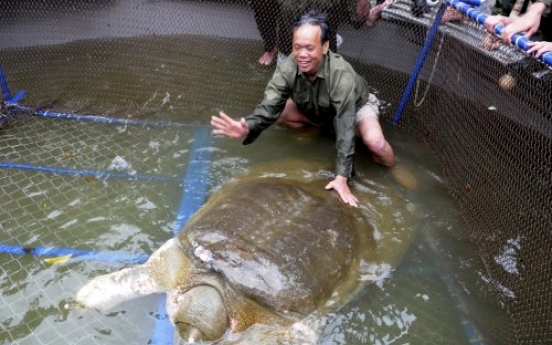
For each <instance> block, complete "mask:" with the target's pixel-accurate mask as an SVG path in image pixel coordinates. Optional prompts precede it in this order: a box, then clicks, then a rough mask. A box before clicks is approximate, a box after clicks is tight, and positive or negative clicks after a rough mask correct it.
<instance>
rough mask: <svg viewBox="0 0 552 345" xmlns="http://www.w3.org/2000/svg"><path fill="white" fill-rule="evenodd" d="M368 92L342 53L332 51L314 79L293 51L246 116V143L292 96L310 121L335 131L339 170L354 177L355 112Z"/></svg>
mask: <svg viewBox="0 0 552 345" xmlns="http://www.w3.org/2000/svg"><path fill="white" fill-rule="evenodd" d="M369 95H370V93H369V89H368V84H367V83H366V81H365V80H364V79H363V78H362V77H361V76H359V75H358V74H357V73H356V72H355V70H354V69H353V67H352V66H351V65H350V64H349V63H348V62H347V61H345V59H343V57H342V56H341V55H339V54H335V53H333V52H331V51H329V52H328V54H326V55H325V57H324V59H323V62H322V66H321V67H320V70H319V71H318V73H317V75H316V79H315V80H314V81H313V82H312V83H310V82H309V81H308V80H307V78H306V77H305V76H304V75H303V73H302V72H300V71H299V69H298V67H297V63H296V62H295V58H294V56H293V55H290V56H288V58H287V59H286V60H285V61H284V63H282V64H281V65H280V66H279V67H276V71H275V72H274V75H273V76H272V79H271V80H270V81H269V82H268V85H267V86H266V89H265V95H264V99H263V101H262V102H261V103H260V104H259V105H258V106H257V107H256V108H255V110H254V111H253V113H252V114H251V115H248V116H246V117H245V120H246V122H247V125H248V126H249V135H248V136H247V137H246V138H245V140H244V142H243V144H244V145H247V144H250V143H252V142H253V141H255V139H257V137H258V136H259V135H260V134H261V132H262V131H263V130H265V129H266V128H268V126H270V125H272V124H273V123H275V122H276V120H277V119H278V117H279V116H280V113H281V112H282V110H283V109H284V107H285V105H286V101H287V99H288V98H289V97H291V99H292V100H293V101H294V102H295V104H296V105H297V107H298V108H299V110H300V111H301V112H302V113H303V114H304V115H305V116H307V117H308V118H309V120H310V121H312V122H313V123H315V124H317V125H320V126H322V127H326V128H330V129H332V130H333V131H334V132H335V134H336V148H337V162H336V174H337V175H342V176H345V177H347V178H351V177H352V173H353V155H354V153H355V138H356V135H355V126H356V124H355V121H356V112H357V110H358V109H360V107H362V106H363V105H364V104H365V103H366V102H367V100H368V97H369Z"/></svg>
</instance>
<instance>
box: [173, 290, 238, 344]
mask: <svg viewBox="0 0 552 345" xmlns="http://www.w3.org/2000/svg"><path fill="white" fill-rule="evenodd" d="M167 304H168V305H167V311H168V313H169V316H170V318H171V320H172V321H173V323H174V325H175V327H176V330H177V331H178V333H179V335H180V337H181V338H182V340H184V341H187V342H189V343H193V342H198V341H214V340H217V339H219V338H221V337H222V336H223V335H224V333H225V332H226V330H227V328H228V316H227V312H226V308H225V306H224V301H223V299H222V297H221V295H220V293H219V292H218V291H217V290H216V289H215V288H214V287H212V286H210V285H198V286H195V287H193V288H191V289H190V290H187V291H186V292H184V293H179V294H172V295H171V296H170V297H169V299H168V301H167Z"/></svg>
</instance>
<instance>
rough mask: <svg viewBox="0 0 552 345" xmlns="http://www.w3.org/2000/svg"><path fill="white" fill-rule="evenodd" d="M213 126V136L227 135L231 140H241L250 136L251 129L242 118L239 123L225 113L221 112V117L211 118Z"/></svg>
mask: <svg viewBox="0 0 552 345" xmlns="http://www.w3.org/2000/svg"><path fill="white" fill-rule="evenodd" d="M211 126H213V128H214V129H213V134H216V135H220V134H223V135H227V136H229V137H231V138H241V137H244V136H246V135H247V134H249V127H248V126H247V123H246V122H245V119H244V118H243V117H242V118H241V119H240V120H239V121H236V120H234V119H232V118H231V117H230V116H228V115H226V114H225V113H224V112H222V111H221V112H220V113H219V116H211Z"/></svg>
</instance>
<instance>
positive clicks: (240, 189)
mask: <svg viewBox="0 0 552 345" xmlns="http://www.w3.org/2000/svg"><path fill="white" fill-rule="evenodd" d="M321 183H324V182H323V181H322V182H321V181H320V179H318V181H316V179H315V180H314V181H307V182H306V181H297V180H293V179H286V178H277V177H255V178H248V179H241V180H239V181H237V182H234V183H231V184H230V185H228V186H225V187H223V188H222V189H221V190H220V191H218V192H217V193H215V194H214V195H212V196H211V197H210V198H209V200H208V202H207V203H206V204H205V205H204V206H203V207H202V208H201V209H200V210H199V211H198V212H197V213H196V214H195V215H194V216H193V217H192V218H191V219H190V221H189V222H188V223H187V224H186V226H185V228H184V229H183V230H182V231H181V233H180V235H179V236H178V237H177V238H173V239H171V240H169V241H167V242H166V243H165V244H164V245H162V246H161V247H160V248H159V249H158V250H157V251H155V252H154V253H153V254H152V256H151V257H150V258H149V260H148V261H147V262H146V263H144V264H142V265H138V266H135V267H132V268H126V269H123V270H121V271H117V272H114V273H111V274H107V275H103V276H99V277H96V278H94V279H93V280H92V281H90V282H89V283H88V284H87V285H85V286H84V287H83V288H81V289H80V291H79V292H78V294H77V302H79V303H80V304H83V305H84V306H86V307H90V308H99V309H101V310H109V309H111V308H112V307H114V306H115V305H117V304H119V303H121V302H123V301H125V300H129V299H133V298H137V297H140V296H143V295H146V294H152V293H158V292H164V293H167V294H168V298H167V311H168V315H169V317H170V320H171V321H172V322H173V323H174V325H175V327H176V329H177V331H178V333H179V334H180V337H181V338H182V339H183V340H185V341H187V342H194V341H199V340H208V341H217V343H224V344H261V343H262V344H282V343H291V344H313V343H316V339H317V336H318V332H319V331H320V329H319V327H320V325H321V323H320V322H317V320H319V316H320V315H324V314H325V313H326V312H327V311H328V310H332V309H335V308H338V307H339V306H341V305H343V303H344V302H346V301H347V300H348V299H349V298H350V297H351V296H353V295H354V293H355V291H356V290H357V289H358V288H359V287H360V285H361V284H362V283H363V280H367V279H361V278H363V274H364V278H365V277H366V272H362V268H361V266H363V265H364V266H366V262H367V261H366V260H367V257H369V255H370V254H373V253H372V252H373V251H374V249H375V247H376V244H375V240H374V233H373V229H372V226H371V222H370V220H369V219H367V218H366V214H367V212H365V211H366V210H364V211H363V210H362V209H355V208H352V207H349V206H346V205H343V204H341V203H340V202H339V200H338V199H337V197H336V196H335V195H333V193H330V192H328V191H325V190H324V189H323V184H321ZM368 213H369V212H368Z"/></svg>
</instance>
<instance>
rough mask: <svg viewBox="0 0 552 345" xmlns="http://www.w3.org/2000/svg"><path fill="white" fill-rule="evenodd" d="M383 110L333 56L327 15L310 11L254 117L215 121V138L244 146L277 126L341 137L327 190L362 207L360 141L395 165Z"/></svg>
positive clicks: (223, 116) (339, 58)
mask: <svg viewBox="0 0 552 345" xmlns="http://www.w3.org/2000/svg"><path fill="white" fill-rule="evenodd" d="M378 106H379V101H378V99H377V98H376V96H374V95H373V94H371V93H370V92H369V91H368V85H367V83H366V81H365V80H364V79H363V78H362V77H361V76H359V75H358V74H357V73H356V72H355V70H354V69H353V67H352V66H351V65H350V64H349V63H348V62H347V61H345V60H344V59H343V57H342V56H341V55H338V54H335V53H333V52H331V51H330V50H329V40H328V24H327V20H326V16H325V14H321V13H318V12H315V11H310V12H308V13H306V14H305V15H303V16H302V17H301V18H300V19H299V20H298V22H297V23H296V24H295V26H294V30H293V51H292V54H291V55H290V56H289V57H288V58H287V59H286V60H285V61H284V63H282V64H281V65H280V66H278V67H277V68H276V71H275V72H274V75H273V76H272V79H271V80H270V81H269V83H268V85H267V87H266V90H265V95H264V99H263V101H262V102H261V103H260V104H259V105H258V106H257V107H256V108H255V110H254V111H253V113H252V114H251V115H248V116H246V117H245V118H241V119H240V120H239V121H236V120H234V119H232V118H230V117H229V116H227V115H226V114H225V113H224V112H220V114H219V115H220V116H213V117H212V118H211V125H212V126H213V128H214V129H213V133H214V134H223V135H227V136H229V137H232V138H240V137H245V140H244V142H243V143H244V145H247V144H250V143H252V142H253V141H254V140H255V139H256V138H257V137H258V136H259V135H260V134H261V132H262V131H263V130H265V129H266V128H268V127H269V126H270V125H272V124H274V123H275V122H278V123H279V124H281V125H286V126H289V127H292V128H298V127H303V126H308V125H314V126H320V127H322V129H323V130H326V131H327V132H331V133H332V134H335V137H336V148H337V161H336V176H335V178H334V180H332V181H331V182H330V183H328V185H327V186H326V189H333V190H335V191H336V192H337V193H338V194H339V196H340V198H341V200H342V201H343V202H344V203H346V204H348V205H351V206H355V207H357V206H358V199H357V198H356V197H355V196H354V195H353V194H352V192H351V190H350V188H349V185H348V181H349V179H351V178H352V176H353V156H354V153H355V141H356V137H357V135H359V136H360V137H361V138H362V140H363V142H364V144H365V145H366V147H367V148H368V149H369V150H370V151H371V152H372V154H373V157H374V159H375V161H376V162H378V163H380V164H383V165H386V166H393V165H394V164H395V157H394V154H393V149H392V148H391V146H390V145H389V143H388V142H387V141H386V140H385V138H384V136H383V133H382V130H381V126H380V124H379V120H378V115H379V108H378Z"/></svg>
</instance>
